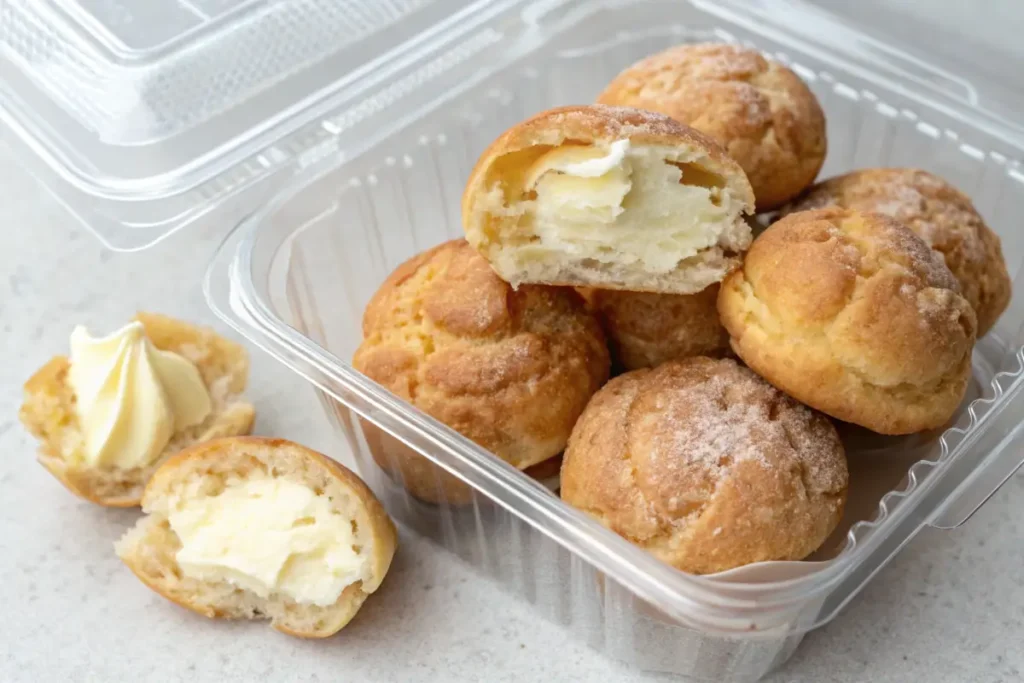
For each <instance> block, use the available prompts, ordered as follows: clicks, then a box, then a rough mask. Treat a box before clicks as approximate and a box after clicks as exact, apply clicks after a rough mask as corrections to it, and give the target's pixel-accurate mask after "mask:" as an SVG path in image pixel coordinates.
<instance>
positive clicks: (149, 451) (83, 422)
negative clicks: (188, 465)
mask: <svg viewBox="0 0 1024 683" xmlns="http://www.w3.org/2000/svg"><path fill="white" fill-rule="evenodd" d="M68 381H69V382H70V384H71V388H72V389H73V390H74V392H75V399H76V404H75V411H76V413H77V415H78V421H79V424H80V427H81V430H82V433H83V435H84V437H85V444H84V446H85V447H84V457H85V460H86V461H87V462H88V463H89V464H90V465H94V466H101V467H115V468H120V469H131V468H136V467H145V466H147V465H150V464H151V463H152V462H153V461H155V460H156V459H157V457H159V455H160V453H161V452H163V450H164V448H166V447H167V444H168V443H169V442H170V440H171V436H172V435H173V434H174V433H175V432H176V431H178V430H182V429H187V428H189V427H192V426H195V425H197V424H200V423H202V422H203V420H205V419H206V417H207V416H208V415H209V414H210V412H211V410H212V402H211V400H210V394H209V392H208V391H207V389H206V385H205V384H204V383H203V378H202V376H201V375H200V374H199V370H198V369H197V368H196V366H195V365H193V364H192V362H191V361H189V360H188V359H186V358H183V357H182V356H180V355H178V354H176V353H172V352H170V351H162V350H160V349H158V348H156V346H154V345H153V343H152V342H151V341H150V340H149V338H148V337H147V336H146V330H145V327H144V326H143V325H142V323H140V322H132V323H129V324H128V325H126V326H124V327H122V328H121V329H119V330H117V331H116V332H114V333H112V334H110V335H108V336H106V337H92V336H91V335H90V334H89V332H88V330H86V328H85V327H83V326H81V325H79V326H78V327H76V328H75V329H74V331H73V332H72V333H71V367H70V370H69V372H68Z"/></svg>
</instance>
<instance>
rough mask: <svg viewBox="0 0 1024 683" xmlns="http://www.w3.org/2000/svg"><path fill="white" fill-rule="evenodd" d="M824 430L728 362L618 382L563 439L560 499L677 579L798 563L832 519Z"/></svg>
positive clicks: (661, 370)
mask: <svg viewBox="0 0 1024 683" xmlns="http://www.w3.org/2000/svg"><path fill="white" fill-rule="evenodd" d="M846 485H847V468H846V459H845V456H844V454H843V448H842V445H841V444H840V442H839V437H838V436H837V434H836V432H835V429H834V428H833V427H832V425H831V423H829V422H828V420H827V419H826V418H825V417H823V416H822V415H820V414H817V413H814V412H812V411H811V410H809V409H807V408H805V407H804V406H802V405H800V404H798V403H797V402H796V401H794V400H793V399H791V398H789V397H788V396H786V395H785V394H783V393H782V392H780V391H778V390H777V389H775V388H773V387H772V386H771V385H769V384H767V383H766V382H765V381H764V380H762V379H761V378H759V377H758V376H757V375H755V374H754V373H753V372H751V371H750V370H748V369H747V368H744V367H742V366H740V365H738V364H737V363H736V362H735V361H732V360H714V359H710V358H700V357H698V358H689V359H685V360H680V361H672V362H669V363H665V364H663V365H660V366H658V367H657V368H654V369H653V370H637V371H634V372H631V373H627V374H625V375H622V376H620V377H618V378H616V379H614V380H612V381H611V382H609V383H608V385H606V386H605V388H604V389H602V390H601V391H600V392H598V394H597V395H595V397H594V399H593V400H592V401H591V403H590V405H588V407H587V410H586V411H585V412H584V414H583V416H582V417H581V418H580V421H579V422H578V423H577V426H576V428H575V429H574V430H573V436H572V438H571V439H570V442H569V447H568V449H567V450H566V454H565V462H564V464H563V468H562V497H563V499H565V500H566V501H567V502H569V503H570V504H572V505H574V506H577V507H579V508H581V509H583V510H585V511H587V512H588V513H590V514H591V515H593V516H595V517H596V518H597V519H599V520H600V521H602V522H603V523H604V524H606V525H607V526H609V527H610V528H612V529H613V530H614V531H616V532H618V533H619V534H621V535H623V536H625V537H626V538H628V539H629V540H631V541H633V542H634V543H637V544H638V545H641V546H643V547H645V548H647V549H648V550H650V551H651V552H653V553H655V554H656V555H658V556H659V557H662V558H663V559H665V560H666V561H668V562H670V563H672V564H673V565H674V566H676V567H678V568H680V569H683V570H684V571H690V572H696V573H707V572H711V571H722V570H724V569H728V568H731V567H736V566H741V565H743V564H748V563H750V562H757V561H762V560H770V559H801V558H802V557H804V556H806V555H807V554H809V553H810V552H812V551H813V550H814V549H815V548H817V546H818V545H819V544H820V543H821V542H822V541H824V539H825V537H826V536H827V535H828V533H830V532H831V530H832V529H833V528H834V526H835V524H836V523H837V522H838V519H839V515H840V514H841V511H842V505H843V500H844V499H845V491H846Z"/></svg>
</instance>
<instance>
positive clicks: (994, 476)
mask: <svg viewBox="0 0 1024 683" xmlns="http://www.w3.org/2000/svg"><path fill="white" fill-rule="evenodd" d="M462 21H463V22H465V23H464V24H458V26H456V25H454V24H449V25H447V26H446V27H444V28H442V29H438V31H437V32H435V33H434V34H433V37H434V39H433V40H431V41H426V42H422V43H420V44H419V45H418V46H416V47H415V49H413V48H410V47H408V46H407V47H405V48H403V54H404V55H405V57H406V58H408V60H409V66H408V68H407V70H405V71H402V70H396V71H394V72H389V73H387V74H386V75H381V77H379V78H371V79H369V81H368V84H367V87H366V89H365V90H363V91H362V93H361V95H360V96H359V97H358V98H354V99H353V98H352V97H347V98H345V97H342V98H338V99H336V100H328V101H325V106H324V107H323V108H321V109H320V110H318V111H317V114H316V117H317V118H315V119H311V120H310V123H309V125H310V126H312V128H313V129H317V130H329V131H337V132H336V133H334V138H333V139H334V143H333V146H332V148H331V150H330V152H329V153H325V154H323V155H320V156H319V157H316V158H311V159H309V160H308V163H306V164H305V166H304V168H303V170H302V171H301V172H300V173H299V174H298V175H297V176H296V177H294V178H293V179H292V180H291V182H290V183H289V184H288V186H287V187H286V188H284V189H282V190H281V191H280V192H279V193H278V194H277V195H276V196H275V197H274V198H273V199H272V201H271V202H270V203H269V204H268V205H267V206H265V207H264V208H262V209H260V210H258V211H257V212H256V213H254V214H253V215H251V216H250V217H249V218H248V219H246V220H245V221H244V222H242V224H241V225H240V226H239V227H238V228H237V229H236V230H235V231H234V232H233V233H232V234H231V236H230V237H229V238H228V239H227V241H226V242H225V243H224V245H223V246H222V248H221V249H220V251H219V252H218V254H217V256H216V258H215V260H214V262H213V264H212V265H211V268H210V271H209V275H208V279H207V282H206V288H207V296H208V299H209V301H210V303H211V305H212V306H213V307H214V309H215V310H216V311H217V312H218V313H219V314H220V315H221V316H222V317H223V318H224V319H225V320H227V321H228V322H229V323H230V324H232V325H233V326H235V327H236V328H237V329H238V330H240V331H241V332H242V333H243V334H244V335H245V336H247V337H248V338H249V339H250V340H251V341H252V342H253V343H254V344H256V345H258V346H260V347H262V348H264V349H265V350H267V351H268V352H270V353H271V354H273V355H274V356H276V357H277V358H279V359H280V360H281V361H283V362H284V363H286V364H287V365H288V366H290V367H292V368H293V369H294V370H295V371H296V372H298V373H300V374H301V375H303V376H304V377H306V378H307V379H308V380H309V381H310V382H311V383H312V384H313V385H314V386H315V387H316V388H317V390H318V392H319V394H320V396H321V398H322V399H323V405H324V409H325V410H326V412H327V413H328V415H329V416H330V418H331V420H332V421H333V423H334V425H335V426H336V428H337V432H338V435H339V437H342V438H343V439H344V442H345V443H346V444H347V445H348V447H349V448H350V449H351V450H352V452H353V453H354V454H355V458H356V460H357V463H358V466H359V470H360V474H361V475H362V476H363V477H364V478H365V479H366V480H367V481H368V483H370V485H371V486H372V487H373V488H374V490H375V491H376V492H377V493H378V495H379V496H380V497H381V499H382V500H383V501H384V503H385V505H386V506H387V508H388V510H389V511H390V512H391V514H392V515H394V516H395V517H396V518H397V519H398V520H399V521H400V522H401V523H403V524H405V525H407V526H408V527H411V528H413V529H415V530H417V531H418V532H419V533H421V534H423V535H425V536H427V537H429V538H431V539H433V540H434V541H436V542H437V544H438V545H440V546H442V547H444V548H446V549H448V550H450V551H451V552H453V553H455V554H457V555H458V556H459V557H461V558H463V559H464V560H465V561H466V562H468V563H470V564H471V565H473V566H474V567H476V568H477V569H479V571H480V572H481V573H483V574H485V575H487V576H489V577H491V578H493V579H494V580H495V581H496V582H497V583H499V584H500V585H502V586H503V587H505V588H506V589H508V590H511V591H515V592H517V593H518V594H520V595H522V596H523V597H524V598H525V599H527V600H529V601H531V602H532V603H533V604H534V605H536V607H537V609H538V610H539V611H540V612H542V613H543V614H544V615H546V616H547V617H549V618H551V619H553V620H555V621H557V622H561V623H563V624H565V625H566V626H567V627H568V628H570V629H572V630H573V631H574V632H576V633H578V634H579V635H580V637H582V638H585V639H587V640H588V641H589V642H591V643H592V644H593V645H594V646H595V647H596V648H598V649H600V650H602V651H604V652H606V653H608V654H610V655H612V656H614V657H617V658H620V659H623V660H625V661H627V662H630V663H632V664H634V665H636V666H638V667H642V668H644V669H649V670H655V671H663V672H670V673H675V674H681V675H684V676H688V677H691V678H692V679H695V680H713V681H752V680H757V679H758V678H760V677H761V676H763V675H764V674H765V673H766V672H768V671H770V670H771V669H773V668H774V667H776V666H778V665H780V664H781V663H783V662H784V661H785V660H786V659H787V658H788V657H789V656H790V655H791V654H792V652H793V650H794V649H795V647H796V646H797V644H798V643H799V642H800V640H801V638H802V637H803V635H804V634H805V633H806V632H807V631H808V630H809V629H812V628H815V627H817V626H820V625H821V624H823V623H825V622H827V621H829V620H830V619H832V618H833V617H834V616H835V615H836V613H837V612H838V611H839V610H840V609H841V608H842V607H843V606H844V605H845V604H846V603H847V602H848V601H849V600H850V599H851V598H852V597H853V596H854V595H855V594H856V593H857V592H858V590H859V589H860V588H861V587H862V586H863V585H864V584H865V582H866V581H867V580H869V579H870V578H871V577H872V576H873V575H874V574H875V573H876V572H877V571H878V570H879V569H880V568H881V567H882V566H883V565H884V564H885V563H886V562H887V561H888V560H889V559H890V558H891V557H892V556H893V555H894V553H896V552H897V551H898V550H899V549H900V548H901V547H902V546H903V545H904V544H905V543H907V542H908V541H909V540H910V539H911V538H912V537H913V536H914V535H915V534H916V533H917V532H918V531H919V530H920V529H921V528H923V527H925V526H928V525H930V526H933V527H941V528H947V527H953V526H957V525H959V524H961V523H962V522H963V521H965V520H966V519H967V518H968V517H969V516H970V514H971V513H972V512H973V511H974V510H976V509H977V508H978V506H980V505H981V504H982V503H983V502H984V501H985V500H986V499H987V498H988V497H989V496H990V495H991V494H992V493H993V492H994V491H995V490H996V489H997V488H998V486H999V485H1000V484H1001V483H1002V482H1003V481H1004V480H1005V479H1006V478H1008V477H1009V476H1010V475H1011V474H1012V473H1013V472H1014V471H1015V470H1016V469H1017V468H1018V467H1019V466H1020V465H1021V462H1022V460H1024V449H1022V448H1021V443H1020V441H1021V439H1022V438H1024V426H1022V425H1021V420H1020V417H1019V416H1020V415H1022V414H1024V368H1022V363H1024V352H1022V344H1024V335H1022V323H1024V280H1022V279H1021V277H1022V276H1021V273H1020V264H1021V262H1022V259H1024V234H1022V233H1021V231H1020V230H1018V229H1017V226H1018V224H1019V221H1020V216H1021V215H1024V168H1022V167H1021V164H1020V161H1019V159H1021V158H1024V134H1022V131H1021V129H1019V128H1017V127H1015V126H1014V125H1012V124H1010V123H1008V122H1006V121H1004V120H1002V119H1000V118H999V117H998V116H995V115H993V114H991V113H987V112H986V110H985V109H984V107H983V104H984V103H983V102H982V101H981V96H980V95H979V93H978V92H977V91H976V90H975V89H974V87H973V86H972V85H971V84H969V83H966V82H964V81H962V80H960V79H958V78H956V77H955V76H953V75H950V74H947V73H944V72H941V71H938V70H935V69H932V68H930V67H929V66H928V65H927V64H925V63H922V62H921V61H919V60H916V59H914V58H911V57H910V56H908V55H906V54H903V53H900V52H899V51H898V50H896V49H893V48H891V47H888V46H886V45H883V44H880V43H877V42H876V41H872V40H871V39H869V38H867V37H865V36H862V35H860V34H857V33H852V32H848V31H844V30H842V27H841V26H839V25H838V24H836V23H834V22H832V21H830V19H829V17H828V16H826V15H821V14H819V13H817V12H815V11H813V10H812V9H810V8H809V7H808V6H807V5H805V4H803V3H797V2H789V1H786V0H761V1H760V2H744V3H739V2H731V1H728V0H691V1H690V2H687V3H684V2H679V1H678V0H643V1H639V2H629V3H627V2H616V1H605V2H600V1H595V2H587V3H576V2H559V1H558V0H544V1H542V2H507V3H493V2H492V3H479V4H478V5H474V6H473V7H471V8H469V9H468V10H467V13H466V14H465V15H464V16H463V18H462ZM467 25H468V26H471V29H470V30H466V26H467ZM695 40H725V41H735V42H739V43H743V44H749V45H752V46H756V47H757V48H759V49H761V50H763V51H765V52H766V53H768V54H770V55H771V56H773V57H774V58H775V59H778V60H780V61H782V62H785V63H787V64H789V65H790V66H791V67H792V68H794V69H795V70H796V71H797V72H798V73H799V74H800V75H801V76H802V77H803V78H804V79H805V80H806V81H807V82H808V84H809V85H810V87H811V88H812V89H813V90H814V91H815V93H816V94H817V96H818V97H819V99H820V100H821V102H822V104H823V106H824V108H825V110H826V113H827V117H828V122H829V124H828V125H829V131H828V132H829V148H830V149H829V155H828V161H827V165H826V168H825V169H824V171H823V175H831V174H834V173H837V172H840V171H843V170H847V169H851V168H856V167H868V166H917V167H922V168H925V169H929V170H931V171H934V172H936V173H938V174H940V175H942V176H944V177H946V178H948V179H949V180H950V181H952V182H953V183H955V184H957V185H958V186H959V187H961V188H962V189H964V190H965V191H966V192H968V193H969V194H971V196H972V197H973V198H974V200H975V203H976V205H977V207H978V208H979V210H980V211H981V213H982V214H983V215H984V216H985V217H986V218H987V220H988V222H989V224H990V225H991V226H992V227H993V228H994V229H996V230H997V231H998V232H999V233H1000V235H1001V236H1002V239H1003V247H1004V251H1005V254H1006V257H1007V260H1008V262H1009V263H1010V266H1011V272H1012V274H1013V276H1014V287H1015V296H1014V302H1013V304H1012V305H1011V308H1010V310H1008V311H1007V313H1006V314H1005V315H1004V316H1003V318H1002V320H1001V322H1000V323H999V325H998V326H997V327H996V329H995V330H994V331H993V332H992V333H991V334H990V335H988V336H987V337H986V338H985V339H983V340H981V341H980V342H979V344H978V346H977V347H976V351H975V355H974V382H973V384H972V387H971V389H970V393H969V396H968V398H967V400H965V402H964V404H963V405H962V406H961V408H960V410H959V412H958V414H957V417H956V419H955V421H954V423H953V424H952V426H951V427H950V428H949V429H947V430H945V431H944V432H941V433H934V434H929V435H917V436H911V437H905V438H898V439H895V438H882V437H877V436H870V435H867V434H865V433H849V434H847V435H846V436H847V440H848V446H849V449H848V450H849V459H850V463H851V477H852V480H851V494H852V496H855V500H856V501H857V503H856V504H851V505H849V506H848V510H847V516H846V519H845V520H844V524H843V525H842V526H841V528H840V532H839V533H838V534H837V535H836V536H835V537H834V538H833V539H832V540H831V541H830V542H829V543H828V544H827V546H828V547H827V548H826V550H825V552H824V553H823V554H822V555H821V556H820V558H818V561H809V562H802V563H777V565H778V566H776V567H775V568H774V569H773V570H772V571H770V572H765V571H761V572H759V573H755V572H752V571H750V570H744V569H741V570H735V571H733V572H727V573H724V574H721V575H716V576H710V577H697V576H689V575H686V574H683V573H681V572H678V571H676V570H674V569H672V568H671V567H669V566H667V565H664V564H662V563H661V562H659V561H657V560H656V559H654V558H653V557H652V556H650V555H648V554H646V553H645V552H643V551H641V550H639V549H638V548H636V547H634V546H632V545H630V544H629V543H627V542H626V541H625V540H623V539H621V538H619V537H618V536H616V535H615V534H613V533H612V532H610V531H608V530H606V529H605V528H603V527H601V526H600V525H599V524H597V523H596V522H594V521H592V520H590V519H589V518H587V517H586V516H585V515H583V514H581V513H578V512H577V511H575V510H573V509H571V508H569V507H568V506H566V505H564V504H563V503H562V502H561V501H560V500H559V499H558V498H557V497H556V496H554V495H552V494H551V493H550V491H549V490H547V489H546V488H545V487H544V486H542V485H540V484H539V483H537V482H535V481H533V480H532V479H530V478H529V477H526V476H524V475H523V474H521V473H520V472H517V471H516V470H514V469H513V468H511V467H509V466H508V465H506V464H504V463H502V462H500V461H499V460H498V459H496V458H494V457H493V456H490V455H488V454H487V453H486V452H484V451H483V450H481V449H480V448H479V447H477V446H475V445H474V444H473V443H471V442H469V441H468V440H466V439H464V438H462V437H461V436H460V435H459V434H457V433H455V432H454V431H452V430H451V429H449V428H447V427H445V426H444V425H442V424H440V423H438V422H437V421H435V420H433V419H431V418H429V417H427V416H426V415H424V414H422V413H420V412H418V411H416V410H415V409H413V408H411V407H410V406H409V405H407V404H405V403H403V402H402V401H400V400H399V399H397V398H396V397H394V396H392V395H391V394H389V393H388V392H386V391H385V390H384V389H382V388H381V387H380V386H378V385H376V384H375V383H373V382H371V381H369V380H368V379H367V378H365V377H364V376H362V375H360V374H359V373H357V372H356V371H354V370H353V369H352V367H351V366H350V365H349V363H348V360H349V359H350V358H351V356H352V353H353V351H354V350H355V349H356V347H357V345H358V343H359V341H360V318H361V314H362V310H363V307H364V306H365V304H366V302H367V301H368V299H369V298H370V296H371V295H372V294H373V292H374V291H375V290H376V288H377V287H378V285H379V284H380V283H381V282H382V281H383V280H384V278H385V277H386V275H387V274H388V273H389V272H390V271H391V270H392V269H393V268H394V267H395V266H397V265H398V264H399V263H401V262H402V261H404V260H405V259H406V258H408V257H409V256H411V255H412V254H414V253H416V252H418V251H420V250H423V249H425V248H427V247H430V246H432V245H434V244H437V243H439V242H441V241H443V240H446V239H450V238H453V237H457V236H460V235H461V228H460V226H459V198H460V195H461V192H462V187H463V183H464V182H465V179H466V177H467V175H468V173H469V170H470V168H471V166H472V164H473V163H474V161H475V160H476V158H477V155H478V154H479V153H480V152H481V151H482V150H483V149H484V147H485V146H486V145H487V144H488V143H489V142H490V141H491V140H492V139H493V138H494V137H495V136H496V135H497V134H498V133H500V132H501V131H502V130H504V129H505V128H507V127H508V126H510V125H512V124H513V123H515V122H517V121H519V120H521V119H523V118H525V117H526V116H527V115H529V114H532V113H534V112H537V111H539V110H542V109H545V108H547V107H551V106H555V105H559V104H568V103H579V102H588V101H591V100H592V99H593V97H594V96H595V95H596V94H597V93H598V92H599V91H600V90H601V88H602V87H603V85H604V84H605V83H606V82H607V81H608V80H609V79H610V78H611V77H612V76H613V75H615V74H616V73H617V72H618V71H619V70H620V69H621V68H623V67H624V66H626V65H628V64H630V63H631V62H633V61H635V60H636V59H638V58H640V57H643V56H645V55H647V54H650V53H652V52H655V51H657V50H660V49H663V48H665V47H668V46H670V45H673V44H677V43H680V42H687V41H695ZM413 65H414V66H413ZM353 102H355V104H353ZM326 104H330V105H332V106H330V107H327V106H326ZM295 134H296V135H298V136H301V135H304V134H305V133H304V132H303V131H297V132H296V133H295ZM278 144H279V145H285V146H287V145H289V144H291V142H290V138H285V139H284V140H283V141H281V142H280V143H278ZM296 144H297V143H296ZM402 448H412V449H414V450H415V451H417V452H419V453H420V454H422V455H424V456H425V457H426V458H428V459H429V460H430V461H431V462H433V463H436V465H437V466H439V467H440V468H441V469H442V470H443V471H445V472H447V473H450V474H451V475H454V476H455V477H457V478H458V479H460V480H462V481H464V482H466V483H468V484H469V485H470V486H471V487H472V488H473V490H474V491H475V493H474V495H473V499H472V501H471V503H470V504H468V505H454V504H445V503H442V504H439V505H428V504H424V503H421V502H419V501H418V500H417V499H415V498H413V497H411V496H410V495H408V494H407V493H406V491H405V489H404V487H403V486H402V485H401V482H400V481H395V480H393V479H392V478H390V477H389V476H388V475H386V474H384V472H383V471H382V470H381V469H380V468H379V467H378V466H377V464H376V460H375V458H377V459H384V460H386V459H387V458H389V457H392V455H393V454H394V452H395V450H394V449H402Z"/></svg>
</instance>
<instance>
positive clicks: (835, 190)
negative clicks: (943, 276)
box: [783, 168, 1013, 338]
mask: <svg viewBox="0 0 1024 683" xmlns="http://www.w3.org/2000/svg"><path fill="white" fill-rule="evenodd" d="M826 206H841V207H843V208H846V209H854V210H856V211H873V212H876V213H882V214H885V215H887V216H891V217H892V218H895V219H897V220H898V221H900V222H901V223H903V224H904V225H906V226H907V227H908V228H910V229H911V230H913V231H914V233H915V234H916V235H917V236H918V237H920V238H921V239H923V240H924V241H925V242H926V243H927V244H928V246H930V247H931V248H932V249H934V250H935V251H937V252H938V253H939V254H941V255H942V258H943V260H944V261H945V262H946V265H947V266H949V269H950V270H951V271H952V272H953V275H954V276H955V277H956V279H957V281H958V282H959V283H960V289H961V291H962V292H963V295H964V298H965V299H967V301H968V302H969V303H970V304H971V306H972V307H973V308H974V312H975V314H976V315H977V316H978V337H979V338H981V337H983V336H984V335H985V334H986V333H987V332H988V331H989V330H990V329H992V326H993V325H995V324H996V321H997V320H998V319H999V316H1000V315H1002V313H1003V311H1005V310H1006V307H1007V306H1008V305H1009V303H1010V294H1011V292H1012V290H1013V283H1012V282H1011V280H1010V275H1009V273H1007V271H1006V261H1005V260H1004V259H1003V249H1002V245H1001V243H1000V240H999V236H998V235H996V234H995V233H994V232H992V230H990V229H989V227H988V226H987V225H986V224H985V221H984V220H983V219H982V217H981V216H980V215H979V214H978V212H977V210H976V209H975V208H974V204H973V203H971V199H970V197H968V196H967V195H965V194H964V193H963V192H960V191H959V190H957V189H956V188H955V187H953V186H952V185H950V184H949V183H947V182H946V181H945V180H943V179H942V178H939V177H938V176H936V175H934V174H932V173H929V172H927V171H922V170H920V169H915V168H871V169H864V170H861V171H854V172H852V173H847V174H845V175H841V176H837V177H835V178H829V179H828V180H824V181H822V182H820V183H818V184H816V185H814V186H813V187H811V189H809V190H808V191H807V192H806V193H805V194H804V195H803V196H802V197H800V198H799V199H798V200H797V201H796V202H794V203H793V204H792V205H789V206H787V207H785V208H784V209H783V215H786V214H789V213H793V212H795V211H805V210H808V209H820V208H823V207H826Z"/></svg>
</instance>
